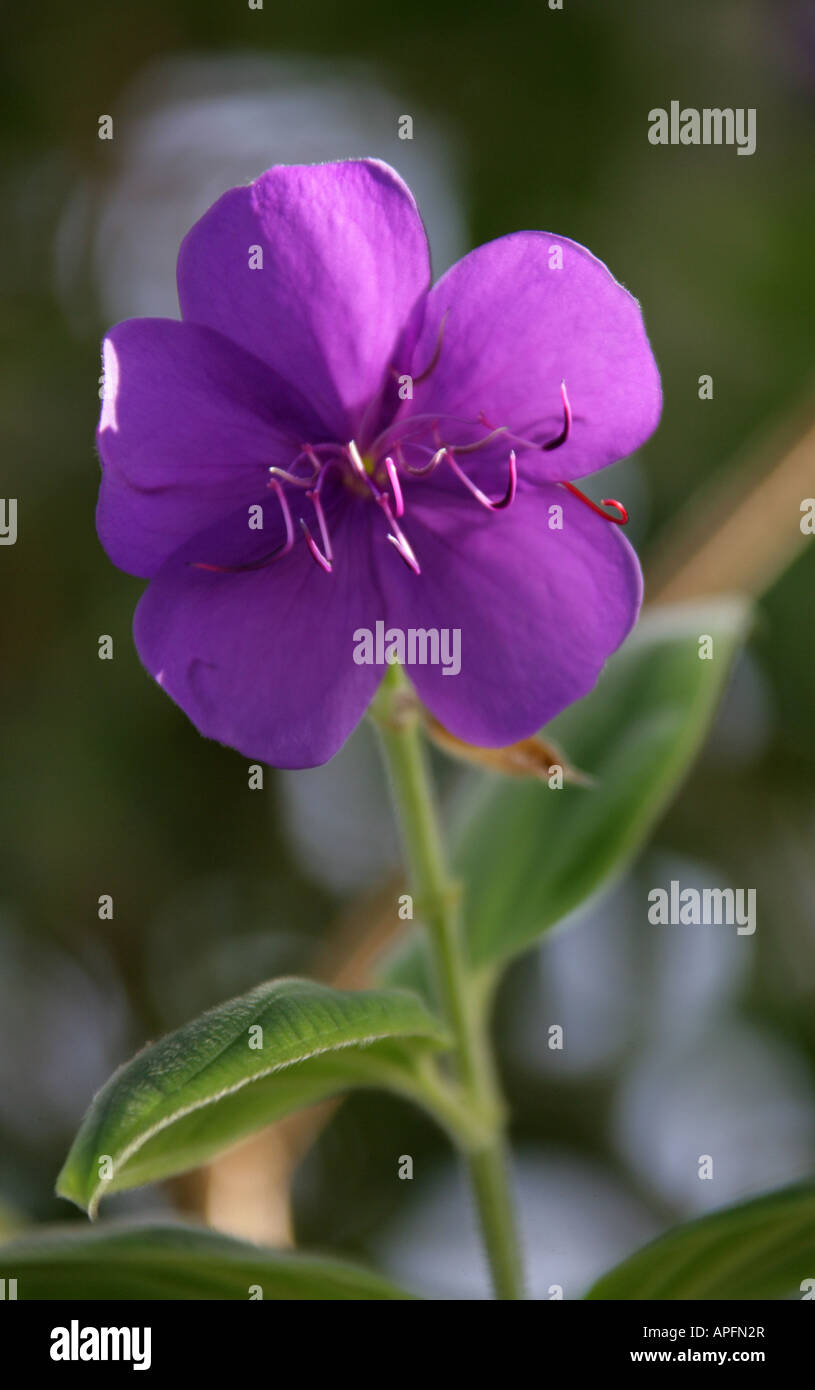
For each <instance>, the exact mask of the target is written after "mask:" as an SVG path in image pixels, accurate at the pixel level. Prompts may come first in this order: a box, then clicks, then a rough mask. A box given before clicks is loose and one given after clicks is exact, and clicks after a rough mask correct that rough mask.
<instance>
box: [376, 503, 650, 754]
mask: <svg viewBox="0 0 815 1390" xmlns="http://www.w3.org/2000/svg"><path fill="white" fill-rule="evenodd" d="M427 492H428V500H427V502H424V500H422V501H419V499H418V496H417V495H416V493H415V492H414V495H413V496H412V498H411V503H410V506H409V511H408V514H406V516H405V519H404V524H405V529H406V531H407V533H408V535H409V537H410V540H411V543H412V545H413V548H414V550H415V552H416V555H417V557H418V559H419V563H420V565H421V570H422V572H421V575H419V576H416V575H413V574H410V573H409V572H408V571H407V570H406V569H405V568H404V567H403V566H398V567H397V566H396V565H394V563H393V560H392V559H390V562H389V563H388V562H387V561H385V560H381V561H380V573H381V581H380V582H381V585H382V588H383V590H384V592H385V594H386V600H387V613H388V620H389V622H390V623H391V624H394V625H396V626H399V627H401V628H403V629H408V628H411V627H414V628H425V629H427V628H438V629H443V628H447V629H449V630H451V631H455V629H458V630H459V632H460V644H461V645H460V660H461V669H460V671H459V673H458V674H452V670H453V666H452V664H451V665H450V671H451V673H450V674H447V675H445V674H444V667H443V666H442V665H440V664H438V665H413V666H407V667H406V671H407V674H408V676H409V677H410V679H411V681H412V682H413V684H414V686H415V687H416V690H417V691H418V693H419V695H420V697H421V699H422V700H423V701H424V703H425V704H426V705H427V707H428V708H429V709H430V710H431V711H432V713H433V714H434V715H435V716H436V718H437V719H439V720H440V721H441V723H442V724H444V726H445V727H446V728H447V729H449V730H450V732H451V733H453V734H455V735H456V736H457V737H458V738H461V739H464V740H466V742H468V743H473V744H477V745H480V746H482V747H487V748H495V747H502V746H504V745H507V744H511V743H516V742H518V741H519V740H520V739H523V738H527V737H528V736H529V735H530V734H533V733H535V732H536V731H537V730H538V729H540V728H541V727H542V725H544V724H546V723H547V722H548V720H550V719H552V718H553V717H554V715H556V714H557V713H558V712H559V711H560V710H562V709H564V708H565V707H566V705H568V704H571V702H572V701H574V700H578V699H580V697H581V696H583V695H586V694H587V693H588V692H589V691H590V690H591V689H592V687H593V686H594V684H595V682H596V680H597V677H598V675H599V673H600V670H601V668H602V666H603V663H604V662H605V660H606V658H607V657H608V656H610V655H611V653H612V652H613V651H615V650H616V648H617V647H618V646H619V645H620V643H621V642H622V641H623V639H624V638H625V637H626V635H627V634H628V632H629V631H630V629H631V627H632V626H633V624H634V621H635V619H636V616H637V612H638V610H639V605H640V601H641V597H642V580H641V575H640V568H639V563H638V561H637V557H636V555H635V554H634V551H633V550H632V548H631V546H630V545H629V544H628V541H627V540H626V539H625V537H624V536H623V535H621V533H620V529H619V527H617V526H613V525H610V524H609V523H608V522H606V521H603V520H602V519H601V518H600V517H598V516H596V515H595V514H594V513H593V512H591V511H590V510H589V509H588V508H587V507H585V506H583V504H582V503H581V502H579V501H578V500H577V499H576V498H574V497H572V496H571V494H569V493H568V492H566V491H565V489H563V488H559V487H557V486H555V485H553V484H547V483H544V484H542V485H540V486H539V487H535V488H533V487H531V486H530V485H528V484H521V485H520V487H519V491H518V496H517V498H516V500H515V502H514V503H513V505H512V506H511V507H510V508H509V509H508V510H507V511H505V512H500V513H493V514H488V513H485V512H484V511H482V510H481V509H480V508H479V507H478V505H477V504H476V503H474V502H472V501H462V502H460V503H454V502H453V501H452V500H451V499H449V497H448V498H446V499H445V505H444V506H443V507H439V506H438V505H435V506H434V494H433V493H432V489H430V488H428V489H427ZM556 506H557V507H560V508H562V522H563V525H562V529H554V530H552V529H550V521H556V520H557V519H558V515H559V514H558V513H557V512H553V511H551V510H550V509H551V508H553V507H556ZM448 664H449V663H448Z"/></svg>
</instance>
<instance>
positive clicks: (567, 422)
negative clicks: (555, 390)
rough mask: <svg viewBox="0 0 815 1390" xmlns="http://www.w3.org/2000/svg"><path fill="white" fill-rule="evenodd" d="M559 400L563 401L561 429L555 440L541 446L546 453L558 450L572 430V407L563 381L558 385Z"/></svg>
mask: <svg viewBox="0 0 815 1390" xmlns="http://www.w3.org/2000/svg"><path fill="white" fill-rule="evenodd" d="M560 398H561V400H562V401H563V429H562V430H561V431H560V434H559V435H557V436H556V438H555V439H550V440H549V442H548V444H541V446H540V447H541V448H542V449H544V450H546V452H547V453H548V452H549V450H550V449H559V448H560V446H561V444H565V443H566V440H567V439H568V438H569V433H570V431H571V428H572V407H571V405H570V403H569V396H568V392H567V391H566V382H565V381H561V383H560Z"/></svg>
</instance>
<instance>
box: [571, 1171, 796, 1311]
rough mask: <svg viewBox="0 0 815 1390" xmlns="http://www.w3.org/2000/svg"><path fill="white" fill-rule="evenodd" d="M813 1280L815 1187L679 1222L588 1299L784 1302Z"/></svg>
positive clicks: (785, 1190) (775, 1194)
mask: <svg viewBox="0 0 815 1390" xmlns="http://www.w3.org/2000/svg"><path fill="white" fill-rule="evenodd" d="M807 1280H809V1281H810V1286H809V1287H810V1289H811V1286H812V1281H815V1184H813V1183H804V1184H801V1185H799V1186H796V1187H787V1188H783V1189H782V1190H781V1191H779V1192H771V1193H769V1194H767V1195H766V1196H762V1197H757V1198H755V1199H754V1200H753V1201H750V1202H742V1203H740V1204H739V1205H738V1206H734V1207H725V1208H723V1209H722V1210H721V1211H714V1212H711V1214H710V1215H709V1216H701V1217H699V1218H698V1219H697V1220H696V1221H689V1222H687V1224H686V1225H683V1226H676V1227H675V1228H674V1229H673V1230H671V1231H668V1232H667V1233H666V1234H665V1235H664V1236H660V1237H659V1238H658V1239H657V1240H654V1241H651V1243H650V1245H646V1246H644V1247H643V1249H642V1250H638V1251H637V1253H636V1254H635V1255H631V1256H630V1257H629V1259H627V1260H624V1261H623V1263H622V1264H619V1265H617V1267H616V1269H612V1270H611V1271H610V1272H609V1273H608V1274H604V1275H603V1277H602V1278H601V1279H598V1281H597V1283H596V1284H595V1285H594V1286H593V1288H591V1289H590V1290H589V1292H588V1294H587V1295H586V1297H587V1298H589V1299H601V1298H602V1299H625V1300H628V1299H634V1300H641V1299H736V1300H740V1299H762V1298H773V1299H782V1298H788V1297H790V1296H793V1295H797V1296H798V1297H799V1298H800V1297H801V1288H802V1285H804V1287H805V1288H806V1287H807V1286H806V1283H805V1281H807Z"/></svg>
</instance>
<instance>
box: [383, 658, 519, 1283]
mask: <svg viewBox="0 0 815 1390" xmlns="http://www.w3.org/2000/svg"><path fill="white" fill-rule="evenodd" d="M371 715H372V718H373V720H374V722H375V724H376V726H377V729H378V732H379V737H380V741H381V745H382V748H383V752H384V757H385V762H386V765H387V768H388V773H389V777H390V783H391V790H392V793H393V798H394V801H395V804H396V811H397V819H398V820H399V824H400V828H401V833H402V840H403V844H404V850H405V856H406V860H407V869H408V875H409V879H410V885H411V888H412V890H413V897H414V905H415V908H416V911H417V914H418V916H419V917H420V918H421V920H422V921H423V922H424V923H425V925H426V927H427V930H428V935H429V940H430V945H431V950H432V956H433V961H434V966H435V973H436V980H437V987H438V991H439V995H440V999H441V1003H442V1006H443V1008H444V1012H445V1014H446V1018H447V1022H448V1023H449V1025H450V1029H451V1032H452V1035H453V1039H454V1048H455V1052H454V1056H455V1065H456V1071H457V1080H458V1083H459V1088H460V1100H461V1101H462V1102H463V1104H464V1105H465V1106H466V1108H467V1109H468V1110H469V1112H470V1113H471V1115H472V1120H473V1124H472V1125H471V1126H470V1127H469V1128H468V1131H467V1132H465V1131H464V1130H463V1129H462V1130H461V1131H460V1133H459V1135H458V1143H459V1147H460V1148H461V1150H462V1152H463V1155H464V1158H465V1161H466V1163H467V1166H468V1170H469V1176H470V1181H471V1183H472V1187H473V1192H474V1195H475V1199H476V1204H477V1207H478V1213H479V1218H480V1222H481V1229H482V1234H483V1237H484V1243H485V1246H486V1249H487V1256H488V1258H489V1263H490V1268H491V1271H492V1278H493V1284H494V1287H495V1293H496V1297H498V1298H502V1299H517V1298H522V1297H523V1286H522V1277H521V1261H520V1254H519V1248H518V1240H517V1235H516V1230H515V1215H514V1210H513V1202H512V1196H511V1191H510V1183H509V1173H508V1164H507V1154H506V1145H505V1138H504V1126H505V1120H504V1106H503V1102H502V1099H501V1095H500V1091H499V1088H498V1083H497V1079H496V1076H495V1068H494V1065H493V1060H492V1055H491V1050H490V1044H489V1039H488V1037H487V1031H486V1027H485V1025H484V1020H483V1014H482V1009H481V1006H480V1000H479V999H478V997H477V992H476V991H475V989H474V986H473V980H472V977H471V975H470V972H469V970H468V966H467V961H466V957H465V953H464V948H463V945H462V938H461V921H460V898H461V893H460V889H459V887H458V885H457V884H456V883H455V882H453V880H452V879H451V878H450V875H449V873H448V869H447V864H446V860H445V855H444V850H443V847H442V839H441V833H440V829H439V824H438V818H437V814H436V807H435V802H434V798H433V791H432V786H431V780H430V774H429V769H428V765H427V757H426V750H425V747H424V744H423V741H422V735H421V730H420V727H419V716H418V711H417V709H416V706H415V701H414V699H413V697H412V692H410V688H409V687H408V685H407V682H406V681H405V678H404V676H403V675H402V673H401V671H400V670H399V668H398V667H396V666H394V667H391V668H390V669H389V671H388V673H387V675H386V677H385V679H384V680H383V682H382V685H381V687H380V690H379V693H378V694H377V696H376V699H375V700H374V703H373V705H372V707H371Z"/></svg>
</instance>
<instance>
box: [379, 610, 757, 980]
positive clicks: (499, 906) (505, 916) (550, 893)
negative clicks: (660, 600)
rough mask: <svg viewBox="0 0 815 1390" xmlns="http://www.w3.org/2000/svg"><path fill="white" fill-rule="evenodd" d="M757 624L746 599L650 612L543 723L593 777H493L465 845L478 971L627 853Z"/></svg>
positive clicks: (572, 903) (675, 782) (589, 889)
mask: <svg viewBox="0 0 815 1390" xmlns="http://www.w3.org/2000/svg"><path fill="white" fill-rule="evenodd" d="M747 622H748V609H747V606H746V604H744V603H743V602H742V601H740V600H737V599H732V600H729V599H725V600H716V601H710V602H707V603H700V604H693V605H684V604H683V605H672V606H666V607H665V608H663V609H655V610H652V611H650V612H649V613H648V614H647V615H646V616H645V617H644V618H643V619H642V621H641V623H640V624H639V626H638V627H637V629H636V630H635V632H634V633H633V635H632V636H631V637H630V638H629V640H628V642H627V643H626V644H625V646H624V647H623V648H622V650H621V651H619V652H618V653H617V654H616V655H615V656H614V657H612V659H611V660H610V661H609V663H608V665H607V667H606V669H605V671H604V672H603V675H602V676H601V678H600V681H599V683H598V685H597V687H596V688H595V690H594V691H592V693H591V694H590V695H588V696H586V698H585V699H583V700H581V701H579V702H578V703H577V704H575V705H573V706H572V707H571V708H570V709H568V710H566V711H565V712H564V713H563V714H562V715H560V716H559V717H558V718H557V719H556V720H555V721H554V722H553V723H552V724H551V725H548V726H547V729H546V735H547V737H549V735H550V734H551V737H552V738H553V739H554V740H555V741H556V743H557V744H558V745H559V746H560V747H562V748H563V750H564V753H565V754H566V755H567V756H568V758H569V760H570V762H571V763H572V764H573V765H575V766H576V767H578V768H580V770H581V771H582V772H585V773H588V774H590V776H591V778H592V780H593V785H591V786H588V787H579V786H569V785H566V786H564V787H563V788H562V789H560V790H557V789H553V788H550V787H549V786H548V785H545V784H541V783H540V782H538V781H529V782H522V783H518V782H504V781H497V780H495V779H490V780H489V782H488V783H487V785H486V787H485V789H484V793H483V795H482V796H481V798H480V799H479V800H478V802H477V804H476V805H475V807H474V808H473V810H472V813H471V814H470V816H469V818H468V820H467V823H466V825H465V826H464V827H463V833H462V834H461V837H460V840H459V843H458V852H457V855H456V871H457V873H458V875H459V876H460V878H461V879H462V881H463V883H464V884H465V885H466V902H465V916H464V920H465V925H466V930H467V933H468V937H469V943H470V951H471V956H472V959H473V963H474V965H475V966H476V968H479V967H489V966H492V965H494V964H496V963H497V962H499V961H501V960H503V959H505V958H508V957H510V956H513V955H515V954H517V953H518V952H519V951H522V950H524V949H525V948H526V947H528V946H530V945H531V944H532V943H533V942H534V941H535V940H536V939H537V937H539V936H540V935H541V934H542V933H543V932H545V931H546V930H547V929H548V928H550V927H552V926H553V925H554V924H555V923H556V922H559V921H561V920H562V918H564V917H565V916H566V915H567V914H568V913H570V912H572V911H574V909H575V908H577V907H579V906H580V905H581V904H582V903H584V902H585V901H586V900H587V899H588V898H590V897H591V896H592V895H593V894H595V893H597V892H598V891H599V890H600V889H604V888H606V887H608V886H609V885H610V883H611V882H612V881H613V880H614V878H616V877H617V876H618V875H619V874H620V873H621V872H622V871H623V870H624V869H625V868H626V866H627V865H628V864H629V863H630V861H631V859H632V858H633V856H634V855H635V854H636V852H637V850H638V849H639V848H640V847H641V845H642V844H643V842H644V840H645V838H646V836H647V835H648V833H649V831H650V830H651V828H652V826H653V825H654V823H655V821H656V820H657V819H658V817H659V816H660V814H661V813H662V811H663V810H664V809H665V806H666V804H667V803H668V801H669V800H670V798H671V797H672V795H673V794H674V792H675V791H676V789H677V787H678V786H679V784H680V782H681V781H682V778H683V777H684V775H685V773H686V772H687V770H688V768H689V766H690V764H691V762H692V761H693V758H694V757H695V755H696V753H697V751H698V750H699V747H700V745H701V743H702V740H703V739H704V736H705V733H706V731H707V729H708V726H709V724H710V721H711V718H712V716H713V714H714V712H715V709H716V705H717V702H718V699H719V696H720V694H721V691H722V688H723V685H724V683H725V679H726V677H727V675H728V672H729V670H730V667H731V664H732V659H733V657H734V655H735V652H736V650H737V648H738V646H739V643H740V641H741V640H742V638H743V636H744V634H745V632H746V629H747ZM702 635H710V636H711V637H712V638H713V659H712V660H701V659H700V657H699V638H700V636H702ZM401 970H403V971H405V974H402V973H401V972H400V973H399V975H398V978H399V979H400V980H401V979H403V978H406V977H409V976H410V973H411V971H413V973H414V977H415V966H410V967H408V966H407V964H405V965H403V966H402V967H401Z"/></svg>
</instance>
